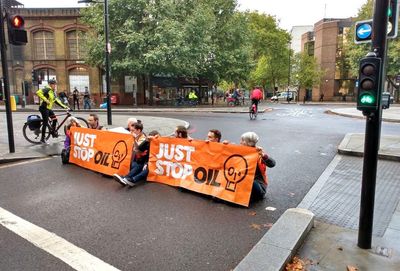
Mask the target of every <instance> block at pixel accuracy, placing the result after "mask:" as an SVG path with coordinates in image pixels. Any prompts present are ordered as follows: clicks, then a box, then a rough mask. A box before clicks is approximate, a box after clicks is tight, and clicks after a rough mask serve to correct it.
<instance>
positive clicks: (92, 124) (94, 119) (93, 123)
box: [87, 113, 103, 130]
mask: <svg viewBox="0 0 400 271" xmlns="http://www.w3.org/2000/svg"><path fill="white" fill-rule="evenodd" d="M87 121H88V124H89V128H90V129H96V130H103V126H101V125H99V116H97V114H93V113H92V114H89V117H88V119H87Z"/></svg>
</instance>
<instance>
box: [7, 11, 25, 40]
mask: <svg viewBox="0 0 400 271" xmlns="http://www.w3.org/2000/svg"><path fill="white" fill-rule="evenodd" d="M7 25H8V40H9V42H10V43H11V44H14V45H25V44H26V43H27V42H28V35H27V34H26V30H25V20H24V18H22V16H20V15H9V16H8V24H7Z"/></svg>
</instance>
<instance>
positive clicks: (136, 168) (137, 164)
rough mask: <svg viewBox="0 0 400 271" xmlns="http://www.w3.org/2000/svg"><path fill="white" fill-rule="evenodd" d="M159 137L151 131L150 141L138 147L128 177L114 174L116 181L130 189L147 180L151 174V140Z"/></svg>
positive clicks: (155, 132)
mask: <svg viewBox="0 0 400 271" xmlns="http://www.w3.org/2000/svg"><path fill="white" fill-rule="evenodd" d="M159 135H160V134H159V133H158V132H157V131H151V132H150V133H149V139H147V140H145V141H143V142H142V143H141V144H140V145H139V146H138V147H137V149H136V151H135V153H134V158H133V161H132V163H131V169H130V171H129V173H128V175H126V176H120V175H118V174H114V175H113V177H114V180H116V181H117V182H119V183H120V184H122V185H129V186H130V187H133V186H135V185H136V184H137V183H138V182H140V181H142V180H146V178H147V175H148V173H149V169H148V167H147V163H148V161H149V152H150V138H155V137H158V136H159Z"/></svg>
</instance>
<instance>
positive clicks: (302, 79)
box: [293, 52, 325, 88]
mask: <svg viewBox="0 0 400 271" xmlns="http://www.w3.org/2000/svg"><path fill="white" fill-rule="evenodd" d="M324 74H325V71H322V70H321V69H320V68H319V65H318V64H317V61H316V59H315V57H314V56H310V55H308V54H307V53H304V52H303V53H299V54H296V55H295V57H294V59H293V75H294V76H293V84H294V85H298V86H299V88H300V87H304V88H312V87H314V86H317V85H318V84H319V83H320V82H321V79H322V77H323V76H324Z"/></svg>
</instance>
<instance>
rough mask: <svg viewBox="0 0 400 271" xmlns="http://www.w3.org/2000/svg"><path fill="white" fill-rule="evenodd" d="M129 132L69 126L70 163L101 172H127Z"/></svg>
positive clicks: (130, 145) (130, 139) (129, 157)
mask: <svg viewBox="0 0 400 271" xmlns="http://www.w3.org/2000/svg"><path fill="white" fill-rule="evenodd" d="M132 148H133V137H132V135H131V134H122V133H115V132H110V131H101V130H94V129H89V128H82V127H71V150H70V155H69V161H70V163H74V164H77V165H79V166H81V167H84V168H87V169H91V170H93V171H97V172H101V173H103V174H106V175H113V174H114V173H117V174H120V175H126V174H128V172H129V170H130V164H131V156H132Z"/></svg>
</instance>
